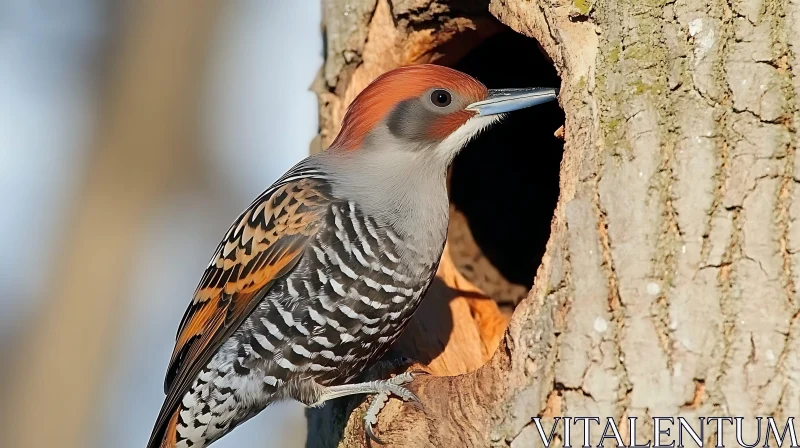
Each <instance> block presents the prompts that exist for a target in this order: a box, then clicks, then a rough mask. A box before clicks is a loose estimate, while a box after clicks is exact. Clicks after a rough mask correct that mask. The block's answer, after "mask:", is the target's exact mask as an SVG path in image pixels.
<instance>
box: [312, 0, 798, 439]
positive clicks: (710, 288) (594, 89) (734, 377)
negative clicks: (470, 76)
mask: <svg viewBox="0 0 800 448" xmlns="http://www.w3.org/2000/svg"><path fill="white" fill-rule="evenodd" d="M465 4H469V5H470V6H464V5H465ZM345 5H349V6H345ZM324 8H325V11H326V13H327V17H326V36H327V40H328V46H327V48H328V54H327V55H326V58H327V59H326V62H325V67H324V69H323V71H322V74H321V77H320V79H319V80H318V83H317V85H316V89H317V91H318V92H319V94H320V99H321V124H322V129H321V141H322V142H323V144H324V143H325V142H329V141H330V139H331V137H332V136H333V135H334V134H335V130H336V126H337V125H338V121H339V120H340V119H341V115H342V113H343V110H344V107H345V105H346V104H348V103H349V101H350V100H352V98H353V96H354V95H355V93H357V92H358V91H359V90H360V89H362V88H363V87H364V86H365V85H366V84H367V83H368V82H369V81H370V80H371V79H374V77H375V76H377V75H378V74H380V73H381V72H383V71H385V70H388V69H390V68H393V67H395V66H398V65H402V64H408V63H417V62H423V61H425V62H428V61H432V62H439V63H445V64H447V63H452V61H453V60H454V59H458V58H459V57H461V56H463V54H465V53H466V52H467V51H468V50H469V49H470V48H471V45H474V44H475V43H477V42H479V41H480V40H481V39H483V38H485V37H486V36H488V35H490V34H491V33H493V32H495V31H496V30H497V29H498V27H497V22H495V19H496V20H497V21H499V22H502V23H503V24H505V25H507V26H509V27H511V28H512V29H513V30H515V31H516V32H519V33H522V34H524V35H526V36H529V37H531V38H534V39H536V40H537V41H538V42H539V44H540V45H541V47H542V48H543V50H544V51H545V52H546V53H547V55H548V56H549V57H550V59H551V60H552V61H553V64H554V65H555V67H556V68H557V70H558V72H559V73H560V75H561V79H562V85H561V94H560V99H559V102H560V105H561V107H562V108H563V109H564V111H565V113H566V123H565V126H564V138H565V146H564V157H563V161H562V165H561V173H560V197H559V201H558V205H557V207H556V210H555V213H554V216H553V220H552V226H551V236H550V240H549V242H548V246H547V251H546V253H545V256H544V258H543V260H542V263H541V265H540V266H539V269H538V271H537V276H536V279H535V283H534V287H533V288H532V290H531V291H530V292H529V294H528V295H527V297H526V298H525V299H524V300H522V301H521V302H520V303H519V305H518V306H517V307H516V309H515V310H514V313H513V316H512V318H511V320H510V323H509V324H508V326H507V328H506V327H505V325H484V324H485V323H486V322H495V323H496V322H501V321H498V320H496V318H499V316H501V314H500V313H498V311H497V310H496V309H490V310H489V311H486V310H483V312H482V313H476V312H474V311H471V310H470V306H474V304H475V303H481V304H484V305H485V304H487V303H488V304H491V303H493V302H491V301H487V300H481V299H479V298H476V297H475V295H472V296H471V295H469V294H462V293H461V292H458V293H456V294H455V295H456V297H455V299H454V298H453V297H448V289H449V290H450V291H463V290H471V291H476V290H477V288H475V287H474V286H472V285H469V286H467V287H464V286H463V285H464V284H465V283H468V282H467V281H466V279H465V278H464V277H463V275H461V274H460V273H459V271H458V269H456V268H455V267H454V264H453V263H452V262H444V263H443V264H442V268H441V269H440V272H439V280H440V282H439V284H438V285H437V286H436V287H435V288H434V289H432V291H431V293H430V294H429V295H428V297H426V299H425V302H424V304H423V305H422V308H421V309H420V310H419V311H418V313H417V314H416V317H415V322H414V323H413V324H412V325H411V326H410V327H409V329H408V330H407V332H406V334H405V335H404V337H403V342H404V344H401V346H400V347H399V349H400V350H401V351H404V352H405V353H407V354H408V353H410V354H412V356H414V355H417V356H418V359H421V360H423V361H425V362H429V363H430V364H431V367H432V368H431V370H432V371H433V373H434V375H433V376H430V377H423V378H421V379H419V380H417V381H416V382H415V384H414V385H413V386H412V388H413V389H414V390H415V391H416V392H417V394H418V395H419V397H420V399H421V400H422V402H423V403H424V404H425V409H424V411H418V410H414V409H413V408H412V407H411V406H409V405H406V404H403V403H401V402H399V401H398V400H390V401H389V403H388V405H387V406H386V408H385V409H384V411H383V412H382V413H381V415H380V419H379V424H378V426H377V432H378V434H379V435H380V437H381V438H382V439H383V440H385V441H386V442H387V443H388V445H389V446H410V447H443V446H469V447H486V446H511V447H515V448H516V447H528V446H539V445H540V444H541V442H540V441H539V440H540V439H539V435H538V432H537V429H536V427H535V426H534V425H533V424H532V422H531V417H537V416H541V417H544V419H543V423H544V424H545V428H549V427H550V426H549V425H551V424H552V421H553V420H552V417H554V416H564V415H566V416H596V417H599V418H600V419H601V421H605V418H606V417H613V418H614V419H615V420H616V421H617V422H618V423H620V424H621V428H620V429H621V432H622V437H623V440H626V441H627V440H628V431H629V427H628V425H627V421H628V420H627V418H628V417H640V424H641V425H640V426H639V427H638V428H637V430H638V432H637V436H638V437H637V438H638V439H639V441H640V442H646V441H647V439H649V438H651V437H652V426H650V423H649V419H650V418H651V417H654V416H671V417H676V416H682V417H686V418H689V419H695V420H694V421H696V417H697V416H742V417H745V420H744V422H745V426H744V431H745V434H746V435H751V436H752V437H750V438H754V437H755V431H756V428H755V424H756V423H755V420H754V419H753V418H752V417H755V416H774V417H776V418H781V419H785V418H786V417H788V416H791V415H797V414H798V413H799V412H800V381H799V380H800V373H798V372H800V369H799V368H800V356H799V354H800V353H799V352H798V350H800V349H798V347H800V345H798V318H799V317H800V297H798V291H797V287H796V284H797V282H798V281H799V280H800V279H798V277H797V276H798V275H800V265H799V264H800V255H798V253H800V227H798V226H797V225H796V220H797V218H798V217H800V198H798V197H797V195H796V182H797V180H798V178H797V177H795V170H796V168H795V166H796V164H798V159H797V156H796V147H797V144H798V138H797V134H796V126H797V123H798V119H800V109H799V108H798V104H797V97H798V94H800V78H798V76H797V75H796V74H795V72H796V71H798V70H800V59H798V51H800V1H798V0H789V1H780V0H732V1H723V0H705V1H701V2H695V1H688V0H679V1H670V0H645V1H641V0H598V1H597V2H591V1H590V0H574V1H571V2H570V1H566V0H539V1H530V0H493V1H491V2H490V3H488V2H457V1H446V0H406V1H397V0H395V1H392V2H389V1H387V0H377V1H376V0H358V1H356V0H348V1H347V2H344V1H341V2H339V1H334V0H329V1H326V2H325V3H324ZM342 8H350V9H349V10H348V11H349V12H350V13H349V14H343V10H342ZM489 14H491V16H493V17H494V18H492V17H490V15H489ZM453 48H455V49H457V50H458V51H454V52H453V50H452V49H453ZM520 57H525V55H520ZM510 87H511V86H510ZM535 138H536V137H535V136H534V135H532V136H531V142H534V141H535ZM451 242H452V240H451ZM446 257H447V255H446ZM459 283H460V284H461V285H460V286H459ZM477 292H478V294H476V295H480V291H477ZM448 300H449V301H448ZM442 304H445V305H447V306H443V305H442ZM462 305H464V306H462ZM487 308H491V306H488V307H487ZM443 315H444V316H445V318H446V320H447V321H449V322H452V330H450V331H451V333H450V334H449V335H444V337H440V338H439V339H438V343H439V344H440V345H442V347H438V348H437V350H438V351H437V350H434V351H430V348H429V347H427V345H426V346H422V350H421V351H422V352H423V354H424V353H436V356H433V357H432V358H431V359H426V358H425V356H421V357H420V356H419V351H420V350H416V351H415V350H414V349H415V348H419V346H417V347H414V345H415V343H416V341H419V344H422V343H423V342H422V341H425V344H428V345H430V342H429V339H427V338H428V337H429V334H425V333H424V332H421V329H428V330H429V329H430V328H432V327H429V326H427V325H426V323H425V322H442V319H443V317H442V316H443ZM432 316H433V317H432ZM470 332H471V333H470ZM467 333H469V334H472V335H473V336H472V337H471V338H464V337H461V336H460V335H461V334H467ZM477 340H480V341H483V344H482V345H481V344H475V343H474V342H475V341H477ZM495 342H497V344H495ZM478 345H481V347H480V348H479V347H478ZM495 347H496V348H495ZM793 347H794V348H793ZM487 351H488V352H487ZM449 354H455V357H456V358H457V359H460V360H462V362H461V363H455V362H450V361H449V359H451V358H450V357H449ZM368 401H369V400H366V402H365V401H364V400H363V399H361V398H354V399H352V400H350V401H347V400H342V401H340V402H337V403H333V404H331V405H328V406H326V407H325V408H323V409H322V410H314V411H309V439H308V446H309V447H333V446H339V447H361V446H367V442H366V441H365V439H364V435H363V425H362V423H361V418H362V416H363V412H364V409H365V407H366V403H367V402H368ZM354 408H355V410H353V409H354ZM351 410H352V412H351ZM673 431H675V429H673ZM559 432H560V431H559ZM601 434H602V427H601V428H600V429H599V430H596V431H594V432H593V433H592V443H593V445H596V444H597V443H598V442H599V437H600V435H601ZM673 436H674V433H673ZM557 437H559V436H557ZM714 437H716V435H715V434H714V432H713V431H711V430H708V431H706V434H705V438H706V443H709V444H711V443H714ZM582 441H583V432H582V425H576V426H574V427H573V428H572V442H573V445H574V444H577V443H581V442H582ZM610 442H611V441H607V442H606V443H610Z"/></svg>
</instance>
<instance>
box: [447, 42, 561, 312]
mask: <svg viewBox="0 0 800 448" xmlns="http://www.w3.org/2000/svg"><path fill="white" fill-rule="evenodd" d="M453 67H454V68H456V69H458V70H461V71H463V72H465V73H468V74H470V75H472V76H474V77H475V78H477V79H478V80H480V81H481V82H483V83H484V84H485V85H486V86H487V87H488V88H490V89H492V88H510V87H558V86H559V85H560V84H561V80H560V78H559V77H558V74H557V72H556V70H555V68H554V67H553V65H552V63H551V61H550V60H549V59H548V58H547V57H546V55H545V54H544V53H543V51H542V50H541V48H540V46H539V44H538V43H537V42H536V40H534V39H531V38H528V37H525V36H523V35H520V34H518V33H515V32H514V31H511V30H505V31H503V32H500V33H499V34H496V35H494V36H492V37H490V38H488V39H486V40H485V41H484V42H482V43H481V44H480V45H478V46H477V47H475V48H474V49H473V50H472V51H471V52H469V53H468V54H467V55H466V56H464V57H463V58H462V59H460V60H459V61H458V62H457V63H455V64H453ZM563 124H564V112H563V111H562V110H561V108H560V107H559V105H558V103H557V102H555V101H553V102H550V103H547V104H543V105H539V106H536V107H533V108H529V109H525V110H521V111H516V112H513V113H511V114H509V115H508V116H507V117H506V118H505V119H504V120H503V122H501V123H500V124H498V125H496V126H494V127H492V128H491V129H489V130H487V131H486V132H484V133H483V134H481V135H480V136H479V137H478V138H477V139H475V140H474V141H473V142H471V143H470V144H469V145H468V146H467V147H466V148H464V150H463V151H462V152H461V153H460V154H459V155H458V157H457V158H456V160H455V161H454V163H453V167H452V172H451V177H450V194H451V203H452V206H453V208H454V210H453V214H452V216H453V217H452V218H451V233H450V250H451V254H452V257H453V261H454V262H455V264H456V266H457V267H458V269H459V270H460V271H461V272H462V274H464V276H465V277H467V279H469V280H470V281H472V282H473V283H474V284H475V285H476V286H478V287H479V288H481V289H482V290H483V291H484V292H485V293H486V294H487V295H488V296H490V297H492V298H494V299H495V300H497V301H498V303H499V304H500V305H501V307H502V308H503V309H504V311H510V310H513V307H514V306H515V305H516V304H517V303H518V302H519V300H521V299H522V298H523V297H524V296H525V295H526V294H527V292H528V291H529V290H530V288H531V286H532V285H533V281H534V277H535V276H536V270H537V268H538V266H539V264H540V262H541V260H542V256H543V255H544V252H545V246H546V244H547V240H548V238H549V237H550V224H551V221H552V219H553V213H554V210H555V207H556V202H557V201H558V194H559V169H560V164H561V157H562V154H563V149H564V145H563V141H562V140H561V139H559V138H557V137H556V136H555V135H554V133H555V132H556V130H557V129H558V128H559V127H560V126H562V125H563Z"/></svg>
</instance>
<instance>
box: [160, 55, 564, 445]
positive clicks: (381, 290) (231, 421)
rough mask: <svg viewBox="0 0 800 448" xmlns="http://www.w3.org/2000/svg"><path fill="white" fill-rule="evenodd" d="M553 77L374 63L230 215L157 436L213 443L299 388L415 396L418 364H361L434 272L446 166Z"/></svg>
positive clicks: (179, 352) (185, 334) (186, 321)
mask: <svg viewBox="0 0 800 448" xmlns="http://www.w3.org/2000/svg"><path fill="white" fill-rule="evenodd" d="M557 94H558V91H557V89H554V88H531V89H502V90H487V88H486V87H485V86H484V85H483V84H481V83H480V82H479V81H477V80H476V79H474V78H472V77H471V76H469V75H467V74H464V73H461V72H459V71H456V70H453V69H450V68H446V67H443V66H437V65H413V66H407V67H401V68H398V69H395V70H393V71H390V72H387V73H385V74H383V75H382V76H380V77H378V78H377V79H376V80H375V81H373V82H372V83H371V84H370V85H369V86H367V87H366V88H365V89H364V90H363V91H362V92H361V93H360V94H359V95H358V96H357V97H356V98H355V100H354V101H353V102H352V104H351V105H350V107H349V108H348V110H347V112H346V114H345V117H344V119H343V122H342V127H341V130H340V132H339V134H338V135H337V136H336V138H335V140H334V141H333V143H332V144H331V145H330V147H329V148H328V149H327V150H325V151H323V152H321V153H318V154H315V155H312V156H310V157H308V158H306V159H304V160H302V161H300V162H299V163H298V164H297V165H295V166H294V167H293V168H291V169H290V170H289V171H288V172H286V174H284V175H283V176H282V177H281V178H280V179H278V180H277V181H276V182H275V183H274V184H273V185H272V186H270V187H269V188H268V189H267V190H266V191H265V192H264V193H262V194H261V195H260V196H258V197H257V198H256V199H255V200H254V201H253V202H252V203H251V204H250V206H249V207H247V209H246V210H245V211H244V212H243V213H242V214H241V215H240V216H239V217H238V218H237V219H236V220H235V221H234V223H233V225H232V226H231V227H230V229H229V230H228V232H227V233H226V234H225V236H224V238H223V239H222V242H221V243H220V244H219V245H218V246H217V249H216V251H215V252H214V254H213V256H212V258H211V261H210V263H209V264H208V267H207V268H206V269H205V272H204V274H203V276H202V279H201V280H200V283H199V285H198V287H197V289H196V291H195V293H194V296H193V300H192V301H191V303H190V305H189V307H188V309H187V310H186V312H185V314H184V316H183V319H182V321H181V323H180V325H179V328H178V333H177V336H176V342H175V348H174V351H173V353H172V357H171V359H170V362H169V366H168V368H167V374H166V379H165V381H164V392H165V394H166V399H165V400H164V404H163V406H162V407H161V411H160V413H159V415H158V418H157V420H156V423H155V427H154V429H153V432H152V435H151V437H150V440H149V442H148V444H147V447H148V448H175V447H179V448H188V447H193V448H202V447H206V446H208V445H210V444H211V443H213V442H214V441H216V440H218V439H219V438H220V437H222V436H224V435H225V434H227V433H228V432H230V431H231V430H232V429H233V428H234V427H236V426H238V425H239V424H241V423H243V422H245V421H246V420H248V419H249V418H251V417H253V416H254V415H256V414H258V413H259V412H261V410H263V409H264V408H265V407H266V406H268V405H269V404H270V403H273V402H276V401H281V400H288V399H293V400H297V401H299V402H301V403H303V404H305V405H307V406H321V405H322V404H324V403H325V402H327V401H328V400H331V399H333V398H338V397H344V396H348V395H354V394H373V395H376V397H375V399H374V400H373V405H372V406H371V407H370V409H369V410H368V412H367V416H366V417H365V420H366V421H365V430H366V433H367V435H368V436H369V437H370V438H372V439H373V440H376V441H379V439H377V437H375V435H374V433H373V430H372V425H373V424H375V423H376V422H377V414H378V412H379V411H380V408H381V407H382V405H383V403H385V402H386V400H387V399H388V397H389V395H394V396H397V397H399V398H401V399H403V400H406V401H409V400H410V401H412V402H419V399H418V398H417V397H416V396H415V395H414V394H413V393H412V392H411V391H409V390H408V389H407V388H406V387H404V385H406V384H407V383H409V382H410V381H411V380H413V378H414V376H415V374H414V373H408V372H407V373H403V374H400V375H396V376H395V377H393V378H390V379H381V380H376V381H369V382H358V381H357V379H358V378H359V377H360V376H361V374H362V373H364V372H365V371H366V370H367V369H368V368H369V367H370V366H372V365H373V364H375V362H376V361H377V360H378V359H379V358H380V357H381V356H382V355H383V354H384V353H385V352H386V351H387V350H388V348H389V347H390V345H391V344H392V343H393V342H394V341H395V340H396V339H397V337H398V336H399V335H400V333H401V331H402V330H403V328H405V326H406V324H407V323H408V321H409V318H410V317H411V315H412V314H413V313H414V310H416V309H417V307H418V305H419V303H420V300H421V299H422V297H423V296H424V295H425V292H426V290H427V289H428V286H429V285H430V283H431V280H432V279H433V277H434V274H435V273H436V269H437V267H438V264H439V259H440V257H441V255H442V251H443V249H444V244H445V239H446V234H447V223H448V196H447V190H446V185H445V183H446V180H445V177H446V171H447V168H448V166H449V164H450V163H451V162H452V160H453V158H454V157H455V156H456V154H457V153H458V152H459V150H460V149H461V148H462V147H464V145H465V144H467V142H468V141H469V140H470V139H472V138H473V137H475V136H476V135H477V134H479V133H480V132H481V131H482V130H484V129H486V128H487V127H489V126H490V125H492V124H494V123H496V122H497V121H498V120H499V119H500V118H501V117H502V116H503V115H504V114H505V113H507V112H510V111H513V110H517V109H522V108H525V107H530V106H534V105H537V104H541V103H544V102H547V101H550V100H553V99H555V98H556V97H557Z"/></svg>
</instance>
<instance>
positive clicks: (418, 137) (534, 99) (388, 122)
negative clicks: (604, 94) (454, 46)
mask: <svg viewBox="0 0 800 448" xmlns="http://www.w3.org/2000/svg"><path fill="white" fill-rule="evenodd" d="M557 94H558V90H557V89H554V88H529V89H502V90H489V89H487V88H486V87H485V86H484V85H483V84H481V83H480V82H479V81H478V80H476V79H475V78H473V77H471V76H469V75H467V74H465V73H462V72H460V71H458V70H454V69H451V68H447V67H443V66H438V65H429V64H423V65H411V66H406V67H401V68H398V69H395V70H392V71H389V72H387V73H385V74H383V75H381V76H380V77H378V78H377V79H375V81H373V82H372V83H371V84H370V85H368V86H367V87H366V88H365V89H364V90H363V91H362V92H361V93H360V94H359V95H358V96H357V97H356V98H355V99H354V100H353V102H352V104H351V105H350V107H349V108H348V110H347V112H346V114H345V117H344V120H343V122H342V128H341V131H340V132H339V134H338V135H337V137H336V139H335V140H334V142H333V143H332V144H331V149H333V150H335V151H345V152H351V151H364V150H370V149H371V148H380V149H382V150H389V151H410V152H414V153H428V154H430V155H433V156H436V157H437V158H441V160H445V161H447V162H448V163H449V161H451V160H452V159H453V157H455V155H456V154H457V153H458V151H459V150H460V149H461V148H462V147H463V146H464V145H465V144H466V143H467V142H468V141H469V140H470V139H471V138H473V137H475V136H476V135H477V134H479V133H480V132H481V131H482V130H484V129H486V128H487V127H488V126H490V125H491V124H493V123H495V122H497V121H498V120H499V119H500V118H501V117H502V116H503V115H504V114H505V113H507V112H511V111H514V110H518V109H523V108H526V107H530V106H535V105H537V104H541V103H545V102H548V101H551V100H553V99H555V98H556V96H557Z"/></svg>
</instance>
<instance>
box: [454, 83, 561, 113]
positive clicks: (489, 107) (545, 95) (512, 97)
mask: <svg viewBox="0 0 800 448" xmlns="http://www.w3.org/2000/svg"><path fill="white" fill-rule="evenodd" d="M556 98H558V89H553V88H550V87H533V88H529V89H491V90H489V97H488V98H486V99H485V100H483V101H478V102H477V103H472V104H470V105H469V106H467V110H471V111H475V112H477V113H478V115H481V116H486V115H497V114H502V113H504V112H511V111H514V110H519V109H525V108H526V107H531V106H536V105H539V104H542V103H546V102H548V101H553V100H554V99H556Z"/></svg>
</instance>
